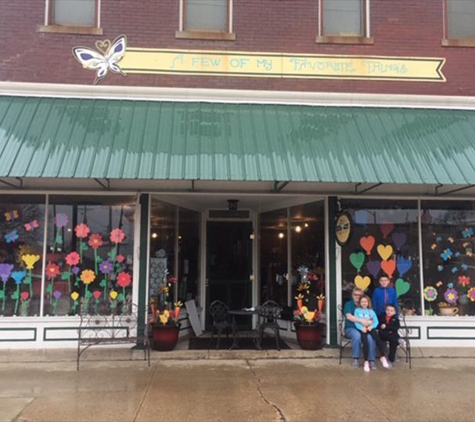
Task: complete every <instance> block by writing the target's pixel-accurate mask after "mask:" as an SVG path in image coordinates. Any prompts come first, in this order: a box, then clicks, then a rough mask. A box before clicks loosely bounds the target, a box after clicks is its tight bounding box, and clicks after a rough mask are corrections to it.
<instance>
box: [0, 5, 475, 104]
mask: <svg viewBox="0 0 475 422" xmlns="http://www.w3.org/2000/svg"><path fill="white" fill-rule="evenodd" d="M44 3H45V2H44V0H0V80H2V81H19V82H48V83H72V84H87V85H89V84H91V83H92V81H93V80H94V73H93V72H92V71H87V70H84V69H82V68H81V66H80V65H79V63H77V62H76V60H75V59H74V58H73V57H72V55H71V48H72V47H74V46H77V45H84V46H90V47H93V46H94V42H95V41H96V40H97V39H113V38H115V37H116V36H118V35H120V34H126V35H127V37H128V42H129V45H130V46H134V47H155V48H182V49H203V50H205V49H206V50H212V49H218V50H237V51H274V52H288V53H309V54H322V53H324V54H359V55H386V56H421V57H424V56H425V57H445V58H446V59H447V62H446V64H445V66H444V69H443V73H444V74H445V75H446V78H447V82H446V83H428V82H394V81H393V82H388V81H338V80H318V79H314V80H308V79H306V80H304V79H272V78H232V77H216V76H213V77H209V76H165V75H129V76H127V77H125V78H124V77H122V76H120V75H108V76H107V77H106V78H105V79H104V80H103V81H101V84H103V85H108V84H113V85H135V86H157V87H190V88H195V87H200V88H227V89H262V90H291V91H327V92H328V91H330V92H365V93H398V94H404V93H406V94H434V95H475V49H473V48H457V47H442V46H441V39H442V33H443V26H442V16H443V14H442V11H443V5H442V0H397V1H396V0H371V35H372V36H373V37H374V45H336V44H334V45H330V44H316V43H315V37H316V32H317V22H318V8H317V0H235V1H234V32H235V33H236V36H237V40H236V41H200V40H184V39H176V38H175V31H176V30H177V29H178V0H102V25H101V26H102V27H103V29H104V35H103V36H92V35H68V34H53V33H41V32H38V26H39V25H41V24H43V21H44V7H45V6H44Z"/></svg>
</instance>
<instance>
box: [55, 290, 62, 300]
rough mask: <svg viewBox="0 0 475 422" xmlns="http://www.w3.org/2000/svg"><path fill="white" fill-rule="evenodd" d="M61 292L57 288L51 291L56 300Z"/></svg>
mask: <svg viewBox="0 0 475 422" xmlns="http://www.w3.org/2000/svg"><path fill="white" fill-rule="evenodd" d="M62 295H63V294H62V293H61V292H60V291H59V290H55V291H54V293H53V296H54V298H55V299H56V300H59V298H60V297H61V296H62Z"/></svg>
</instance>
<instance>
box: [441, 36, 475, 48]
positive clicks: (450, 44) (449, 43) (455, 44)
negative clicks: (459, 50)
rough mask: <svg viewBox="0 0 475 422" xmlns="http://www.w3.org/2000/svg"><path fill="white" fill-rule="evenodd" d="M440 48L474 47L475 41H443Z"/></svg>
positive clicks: (463, 39)
mask: <svg viewBox="0 0 475 422" xmlns="http://www.w3.org/2000/svg"><path fill="white" fill-rule="evenodd" d="M442 46H444V47H475V39H469V38H460V39H453V40H449V39H443V40H442Z"/></svg>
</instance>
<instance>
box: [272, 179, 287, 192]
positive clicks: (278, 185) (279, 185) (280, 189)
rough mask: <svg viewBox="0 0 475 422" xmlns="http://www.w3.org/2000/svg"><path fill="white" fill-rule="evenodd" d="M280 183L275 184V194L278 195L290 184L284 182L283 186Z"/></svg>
mask: <svg viewBox="0 0 475 422" xmlns="http://www.w3.org/2000/svg"><path fill="white" fill-rule="evenodd" d="M279 183H280V182H279V181H275V182H274V192H276V193H278V192H281V191H282V190H283V189H284V188H285V187H286V186H287V185H288V184H289V183H290V182H289V181H287V182H282V183H281V184H279Z"/></svg>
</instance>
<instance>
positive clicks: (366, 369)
mask: <svg viewBox="0 0 475 422" xmlns="http://www.w3.org/2000/svg"><path fill="white" fill-rule="evenodd" d="M363 369H364V371H365V372H369V371H371V369H370V367H369V362H365V363H364V367H363Z"/></svg>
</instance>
